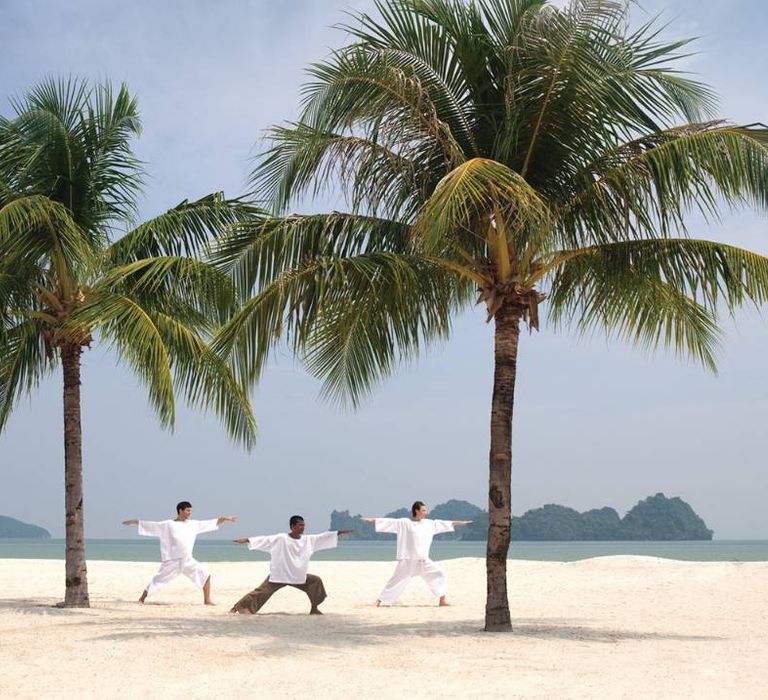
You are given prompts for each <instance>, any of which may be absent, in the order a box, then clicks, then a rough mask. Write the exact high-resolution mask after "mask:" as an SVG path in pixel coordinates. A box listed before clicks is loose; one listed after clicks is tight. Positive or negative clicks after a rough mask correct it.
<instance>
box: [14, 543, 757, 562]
mask: <svg viewBox="0 0 768 700" xmlns="http://www.w3.org/2000/svg"><path fill="white" fill-rule="evenodd" d="M85 547H86V556H87V558H88V559H90V560H92V561H159V559H160V548H159V546H158V543H157V540H154V539H146V540H143V539H135V538H134V539H89V540H86V544H85ZM617 555H638V556H647V557H662V558H664V559H677V560H680V561H745V562H746V561H768V540H696V541H691V540H686V541H673V542H669V541H665V542H649V541H619V542H615V541H612V542H591V541H590V542H587V541H578V542H519V541H517V542H513V543H512V545H511V547H510V549H509V556H508V558H509V559H525V560H534V561H563V562H567V561H578V560H581V559H591V558H593V557H605V556H617ZM484 556H485V542H481V541H477V542H461V541H458V542H457V541H435V542H434V543H433V545H432V558H433V559H434V560H436V561H441V560H446V559H458V558H461V557H484ZM195 557H196V558H197V559H199V560H200V561H208V562H217V561H266V560H268V559H269V557H268V555H267V554H265V553H263V552H252V551H250V550H248V548H247V547H245V546H244V545H237V544H234V543H233V542H232V541H231V540H217V539H203V538H201V539H198V541H197V544H196V545H195ZM394 558H395V542H394V540H392V541H391V542H389V541H364V540H350V541H342V542H341V544H340V545H339V547H337V548H336V549H329V550H324V551H321V552H317V553H316V554H315V555H314V556H313V559H314V560H317V561H389V560H394ZM0 559H61V560H63V559H64V539H61V538H55V539H48V540H27V539H2V540H0Z"/></svg>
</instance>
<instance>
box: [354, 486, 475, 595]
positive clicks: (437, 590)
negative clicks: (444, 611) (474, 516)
mask: <svg viewBox="0 0 768 700" xmlns="http://www.w3.org/2000/svg"><path fill="white" fill-rule="evenodd" d="M362 519H363V520H364V521H366V522H370V523H374V524H375V526H376V532H391V533H394V534H396V535H397V566H396V567H395V573H394V574H392V578H391V579H389V581H387V585H386V586H384V590H383V591H382V592H381V595H379V598H378V600H377V601H376V605H394V604H395V603H396V602H397V599H398V598H399V597H400V596H401V595H402V594H403V591H405V588H406V586H407V585H408V583H409V582H410V580H411V579H412V578H413V577H414V576H421V578H423V579H424V581H425V582H426V584H427V586H429V589H430V590H431V591H432V593H433V595H435V596H437V598H438V599H439V601H440V605H448V602H447V601H446V599H445V591H446V578H445V572H444V571H443V570H442V569H441V568H440V567H439V566H438V565H437V564H436V563H435V562H433V561H432V560H431V559H430V558H429V548H430V547H431V546H432V538H433V537H434V536H435V535H439V534H440V533H441V532H453V528H454V526H455V525H468V524H469V523H471V522H472V521H471V520H430V519H429V518H427V506H426V505H425V504H424V503H423V502H422V501H416V502H415V503H414V504H413V505H412V506H411V517H410V518H362Z"/></svg>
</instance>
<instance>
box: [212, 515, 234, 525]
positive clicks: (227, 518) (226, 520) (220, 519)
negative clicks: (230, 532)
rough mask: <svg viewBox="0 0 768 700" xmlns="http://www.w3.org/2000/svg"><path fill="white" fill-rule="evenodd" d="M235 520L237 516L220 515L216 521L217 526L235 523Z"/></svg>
mask: <svg viewBox="0 0 768 700" xmlns="http://www.w3.org/2000/svg"><path fill="white" fill-rule="evenodd" d="M235 520H237V516H236V515H220V516H219V517H218V519H217V520H216V524H217V525H221V524H222V523H233V522H235Z"/></svg>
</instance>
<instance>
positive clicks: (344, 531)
mask: <svg viewBox="0 0 768 700" xmlns="http://www.w3.org/2000/svg"><path fill="white" fill-rule="evenodd" d="M353 532H354V530H336V534H337V535H338V536H339V537H341V536H342V535H351V534H352V533H353Z"/></svg>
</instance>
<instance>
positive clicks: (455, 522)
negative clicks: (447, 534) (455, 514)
mask: <svg viewBox="0 0 768 700" xmlns="http://www.w3.org/2000/svg"><path fill="white" fill-rule="evenodd" d="M471 522H472V521H471V520H454V521H453V525H454V527H455V526H456V525H469V524H470V523H471Z"/></svg>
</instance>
